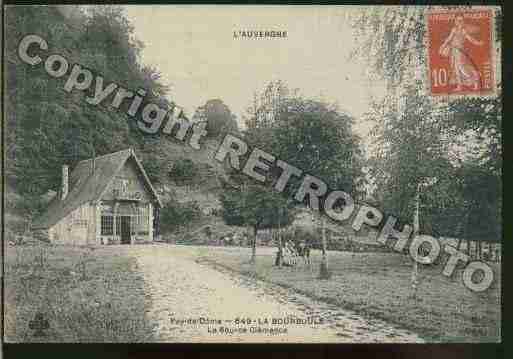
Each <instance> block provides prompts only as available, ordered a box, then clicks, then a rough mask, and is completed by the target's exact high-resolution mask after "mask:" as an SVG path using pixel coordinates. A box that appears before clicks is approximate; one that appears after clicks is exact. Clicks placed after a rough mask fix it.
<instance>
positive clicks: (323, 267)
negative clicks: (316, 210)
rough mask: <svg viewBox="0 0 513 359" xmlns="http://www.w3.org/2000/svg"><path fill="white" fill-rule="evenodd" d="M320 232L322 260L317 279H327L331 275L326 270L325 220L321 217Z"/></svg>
mask: <svg viewBox="0 0 513 359" xmlns="http://www.w3.org/2000/svg"><path fill="white" fill-rule="evenodd" d="M321 230H322V258H321V266H320V271H319V279H329V278H330V277H331V273H330V271H329V270H328V255H327V253H326V218H324V216H323V215H322V216H321Z"/></svg>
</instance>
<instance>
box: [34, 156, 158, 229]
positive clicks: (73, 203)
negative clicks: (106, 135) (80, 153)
mask: <svg viewBox="0 0 513 359" xmlns="http://www.w3.org/2000/svg"><path fill="white" fill-rule="evenodd" d="M129 158H133V159H134V160H135V162H136V164H137V167H138V168H139V170H140V172H141V174H142V177H143V179H144V181H145V184H146V185H147V187H148V189H149V191H150V192H151V193H152V194H153V196H154V197H155V199H156V201H157V202H158V204H159V206H160V207H162V203H161V202H160V199H159V197H158V194H157V192H156V191H155V189H154V188H153V186H152V185H151V182H150V180H149V179H148V176H147V175H146V172H145V171H144V169H143V167H142V165H141V163H140V162H139V160H138V159H137V157H136V155H135V153H134V151H132V149H127V150H123V151H119V152H114V153H110V154H108V155H105V156H100V157H96V158H95V170H94V173H93V172H92V159H88V160H84V161H80V162H79V163H78V164H77V166H76V167H75V169H74V170H73V171H72V172H71V175H70V178H69V188H70V189H69V193H68V195H67V196H66V198H65V199H64V200H61V199H60V194H58V195H57V196H55V197H54V199H53V200H52V201H51V202H50V204H49V206H48V209H47V210H46V212H45V213H44V214H43V215H42V216H41V217H39V218H38V219H37V220H36V221H35V222H34V223H33V225H32V228H33V229H43V228H49V227H51V226H53V225H54V224H56V223H57V222H58V221H59V220H60V219H62V218H64V217H65V216H67V215H68V214H69V213H71V212H72V211H73V210H75V209H76V208H78V207H79V206H80V205H82V204H84V203H86V202H90V201H96V200H99V199H100V198H102V196H103V194H104V192H105V191H106V190H107V188H108V186H109V184H110V183H111V182H112V181H113V179H114V177H115V176H116V175H117V174H118V172H119V171H120V170H121V169H122V168H123V166H124V164H125V163H126V161H127V160H128V159H129Z"/></svg>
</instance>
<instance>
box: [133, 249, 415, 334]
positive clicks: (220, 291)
mask: <svg viewBox="0 0 513 359" xmlns="http://www.w3.org/2000/svg"><path fill="white" fill-rule="evenodd" d="M177 252H178V251H176V250H175V248H174V247H173V246H158V245H155V246H140V247H135V248H133V249H131V250H130V254H131V255H133V256H135V257H136V258H137V262H138V267H139V270H141V271H142V272H143V274H144V279H145V282H146V284H145V286H146V288H145V293H146V295H147V296H149V297H150V299H151V302H152V306H151V308H150V309H149V311H148V313H147V315H148V317H149V318H150V320H151V321H152V324H154V331H155V337H156V340H157V341H158V342H289V343H290V342H294V343H298V342H308V343H312V342H315V343H319V342H324V343H328V342H330V343H337V342H353V343H369V342H422V339H421V338H420V337H418V336H417V335H416V334H414V333H411V332H408V331H406V330H402V329H398V328H395V327H393V326H391V325H389V324H387V323H385V322H383V321H380V320H367V319H364V318H361V317H360V316H358V315H356V314H355V313H353V312H350V311H347V310H343V309H341V308H339V307H337V306H334V305H330V304H327V303H323V302H319V301H316V300H313V299H311V298H309V297H306V296H304V295H300V294H297V293H295V292H293V291H291V290H288V289H284V288H281V287H276V286H271V285H269V284H267V283H264V282H262V281H258V280H254V279H249V278H245V277H241V276H238V275H235V274H231V273H229V272H221V271H218V270H216V269H213V268H211V267H209V266H207V265H203V264H198V263H196V262H195V261H194V258H193V257H191V256H187V255H183V254H178V253H177Z"/></svg>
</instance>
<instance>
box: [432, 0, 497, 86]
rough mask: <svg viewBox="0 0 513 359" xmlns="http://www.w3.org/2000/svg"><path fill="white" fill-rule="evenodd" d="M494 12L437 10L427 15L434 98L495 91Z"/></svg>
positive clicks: (488, 10) (484, 10)
mask: <svg viewBox="0 0 513 359" xmlns="http://www.w3.org/2000/svg"><path fill="white" fill-rule="evenodd" d="M493 16H494V13H493V11H492V10H491V9H480V10H477V9H460V10H445V11H441V10H437V11H430V12H429V13H428V14H427V30H428V31H427V36H428V41H429V42H428V57H429V58H428V66H429V82H430V88H431V94H432V95H477V96H479V95H488V94H492V93H494V92H495V66H494V56H493V52H494V43H493V41H494V40H493V31H494V28H493V26H494V25H493V24H494V22H493Z"/></svg>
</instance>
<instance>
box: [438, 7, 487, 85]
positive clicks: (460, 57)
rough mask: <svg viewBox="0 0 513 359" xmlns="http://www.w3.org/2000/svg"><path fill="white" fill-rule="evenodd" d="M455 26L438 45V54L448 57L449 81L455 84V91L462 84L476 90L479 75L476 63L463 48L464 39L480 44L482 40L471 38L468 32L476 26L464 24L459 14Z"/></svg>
mask: <svg viewBox="0 0 513 359" xmlns="http://www.w3.org/2000/svg"><path fill="white" fill-rule="evenodd" d="M454 22H455V26H454V27H453V28H452V30H451V33H450V34H449V36H448V37H447V38H446V39H445V41H444V42H443V44H442V46H440V50H439V53H440V55H442V56H444V57H447V56H449V57H450V64H451V74H450V77H449V83H450V84H453V85H454V84H455V85H456V88H455V90H456V91H459V90H461V89H462V86H470V87H473V89H474V90H477V89H478V88H479V87H480V80H481V76H480V74H479V71H478V69H477V66H476V64H475V63H474V62H473V61H472V58H471V57H470V54H469V52H468V50H467V49H466V48H465V40H468V41H469V42H470V43H471V44H473V45H477V46H481V45H483V41H481V40H477V39H475V38H473V37H472V36H471V35H470V33H474V32H477V30H478V29H479V28H478V27H477V26H468V25H465V23H464V21H463V16H461V15H459V16H457V17H456V19H455V20H454Z"/></svg>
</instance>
